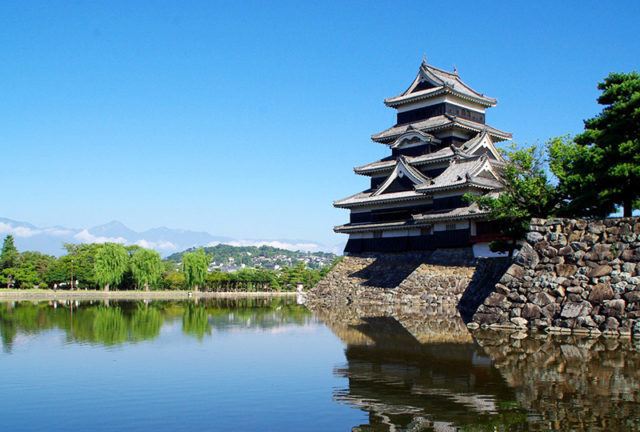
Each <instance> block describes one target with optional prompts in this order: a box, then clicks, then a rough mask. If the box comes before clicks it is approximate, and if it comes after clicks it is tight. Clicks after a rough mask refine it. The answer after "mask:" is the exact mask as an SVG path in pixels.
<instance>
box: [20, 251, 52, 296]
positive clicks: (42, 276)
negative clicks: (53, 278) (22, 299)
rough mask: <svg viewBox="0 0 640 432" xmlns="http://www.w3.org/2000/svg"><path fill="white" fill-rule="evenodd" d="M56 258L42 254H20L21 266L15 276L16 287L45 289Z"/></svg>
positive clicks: (28, 252) (29, 252)
mask: <svg viewBox="0 0 640 432" xmlns="http://www.w3.org/2000/svg"><path fill="white" fill-rule="evenodd" d="M55 262H56V258H55V257H54V256H51V255H44V254H41V253H40V252H31V251H27V252H23V253H22V254H20V260H19V266H18V269H17V271H16V274H15V283H16V286H18V287H20V288H32V287H36V286H38V287H45V286H47V283H46V275H47V272H48V271H49V269H50V268H51V267H52V266H53V265H54V264H55Z"/></svg>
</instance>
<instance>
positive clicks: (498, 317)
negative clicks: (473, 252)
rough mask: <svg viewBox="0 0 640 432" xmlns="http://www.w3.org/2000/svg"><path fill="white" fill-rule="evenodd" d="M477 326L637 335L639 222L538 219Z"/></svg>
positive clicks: (483, 307)
mask: <svg viewBox="0 0 640 432" xmlns="http://www.w3.org/2000/svg"><path fill="white" fill-rule="evenodd" d="M472 320H473V322H475V323H476V324H477V325H489V326H491V327H532V328H545V329H547V330H548V331H558V332H570V331H573V332H575V333H581V332H582V333H592V334H599V333H600V332H606V333H609V334H611V335H628V334H630V333H632V332H633V333H638V334H640V218H615V219H606V220H603V221H585V220H576V219H549V220H544V219H534V220H532V221H531V230H530V232H529V233H528V234H527V237H526V241H525V242H524V244H523V247H522V249H521V250H520V253H519V254H518V255H517V257H516V259H515V262H514V263H513V265H511V266H510V267H509V269H508V270H507V271H506V273H505V274H504V276H502V278H501V279H500V281H499V282H498V283H497V284H496V285H495V288H494V289H493V290H491V292H490V293H488V295H487V297H486V298H485V299H484V301H483V302H482V304H481V305H480V306H479V307H478V309H477V311H476V312H475V314H474V315H473V318H472Z"/></svg>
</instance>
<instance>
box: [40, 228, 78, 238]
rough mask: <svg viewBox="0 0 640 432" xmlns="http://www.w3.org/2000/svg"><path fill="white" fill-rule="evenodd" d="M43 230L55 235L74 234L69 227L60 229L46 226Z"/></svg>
mask: <svg viewBox="0 0 640 432" xmlns="http://www.w3.org/2000/svg"><path fill="white" fill-rule="evenodd" d="M42 232H44V233H47V234H51V235H54V236H65V235H69V234H73V231H70V230H67V229H60V228H45V229H43V230H42Z"/></svg>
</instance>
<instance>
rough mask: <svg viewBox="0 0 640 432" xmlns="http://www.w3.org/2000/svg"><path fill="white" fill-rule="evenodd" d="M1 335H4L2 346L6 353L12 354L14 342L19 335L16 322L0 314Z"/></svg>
mask: <svg viewBox="0 0 640 432" xmlns="http://www.w3.org/2000/svg"><path fill="white" fill-rule="evenodd" d="M0 334H1V335H2V346H3V348H4V351H5V352H11V348H12V347H13V340H14V339H15V338H16V335H17V334H18V326H17V325H16V321H15V320H13V319H11V318H10V317H7V316H6V314H4V313H2V312H0Z"/></svg>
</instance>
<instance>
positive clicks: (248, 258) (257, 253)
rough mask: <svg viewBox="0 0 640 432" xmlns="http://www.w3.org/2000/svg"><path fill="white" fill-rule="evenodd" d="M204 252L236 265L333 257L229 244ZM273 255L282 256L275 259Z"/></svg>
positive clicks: (175, 256) (177, 256) (173, 258)
mask: <svg viewBox="0 0 640 432" xmlns="http://www.w3.org/2000/svg"><path fill="white" fill-rule="evenodd" d="M194 250H195V249H188V250H187V251H185V252H178V253H174V254H172V255H169V256H168V257H167V258H166V259H167V261H172V262H175V263H179V262H182V257H183V255H184V254H185V253H189V252H193V251H194ZM204 252H205V253H206V254H207V255H210V256H211V261H213V262H216V263H227V262H229V260H230V259H231V258H233V261H234V263H235V264H237V265H241V264H245V265H246V266H250V267H251V266H254V265H255V263H256V262H257V261H259V260H260V258H269V259H271V260H273V262H274V263H275V264H278V265H280V266H282V267H284V266H286V265H287V264H289V263H292V262H296V261H300V260H302V259H303V258H305V257H318V258H328V259H332V258H333V257H335V255H334V254H332V253H327V252H312V253H309V252H300V251H295V252H294V251H290V250H286V249H279V248H274V247H271V246H260V247H256V246H231V245H226V244H219V245H216V246H212V247H205V248H204ZM275 257H284V260H283V259H282V258H279V259H276V258H275ZM310 267H311V268H317V265H316V264H315V263H310Z"/></svg>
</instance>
